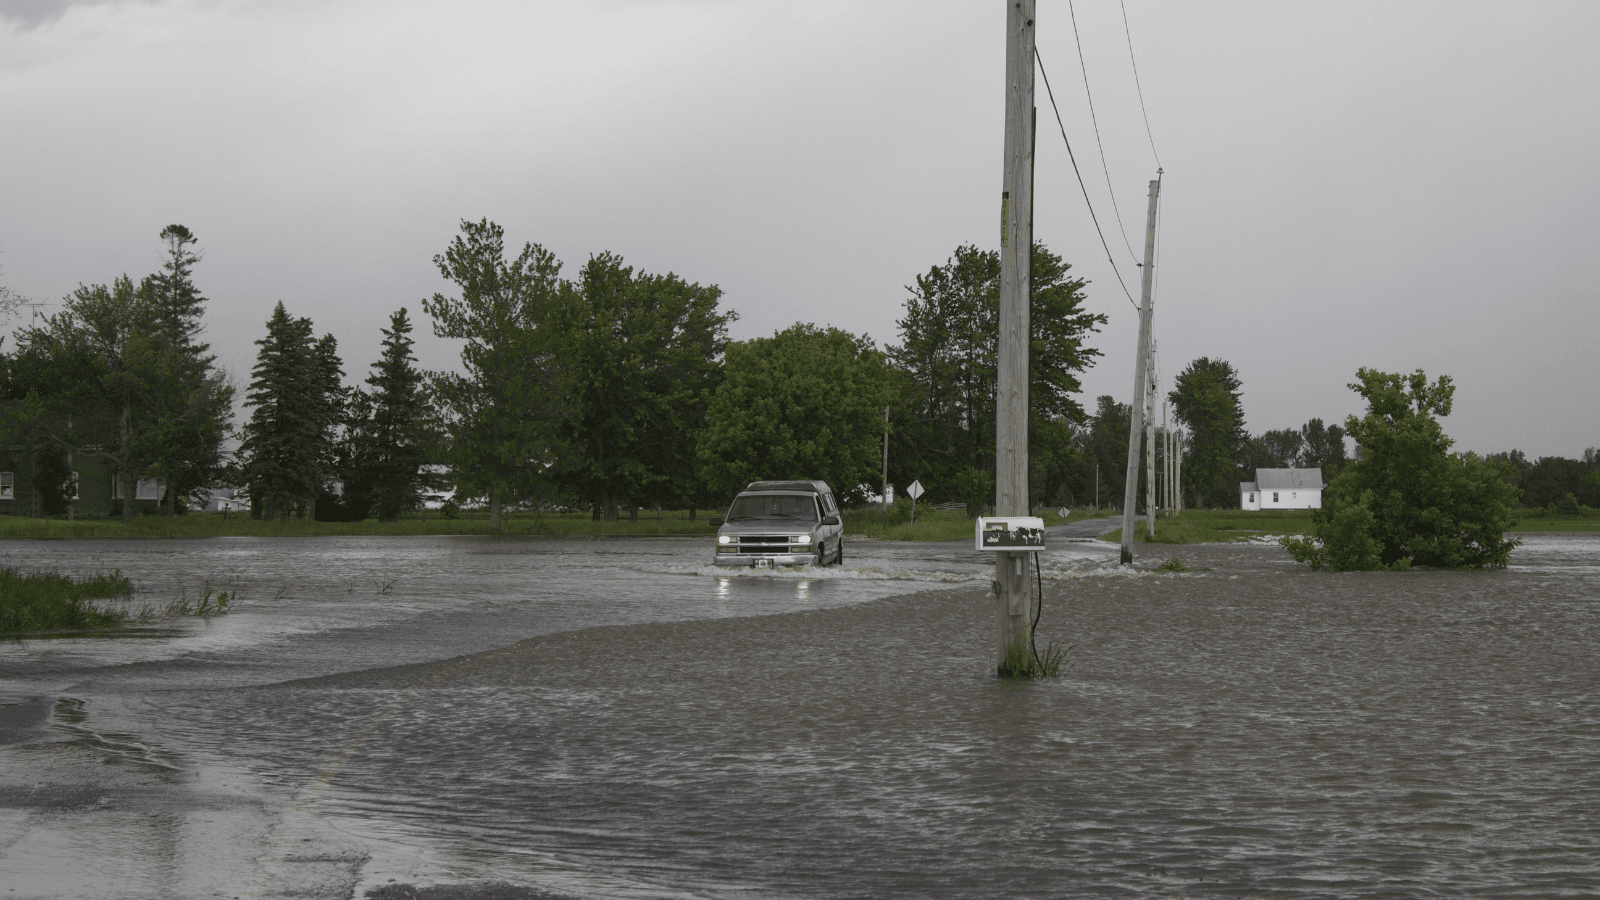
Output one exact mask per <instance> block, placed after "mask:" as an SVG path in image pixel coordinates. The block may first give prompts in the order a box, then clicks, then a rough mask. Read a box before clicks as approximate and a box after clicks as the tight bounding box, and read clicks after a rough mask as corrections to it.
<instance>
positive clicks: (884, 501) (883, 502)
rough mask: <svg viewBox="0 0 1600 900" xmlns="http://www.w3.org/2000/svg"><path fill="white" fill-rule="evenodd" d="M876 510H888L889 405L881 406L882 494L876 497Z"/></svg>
mask: <svg viewBox="0 0 1600 900" xmlns="http://www.w3.org/2000/svg"><path fill="white" fill-rule="evenodd" d="M878 500H879V502H878V511H879V512H888V511H889V407H887V406H885V407H884V408H883V494H882V495H881V496H880V497H879V498H878Z"/></svg>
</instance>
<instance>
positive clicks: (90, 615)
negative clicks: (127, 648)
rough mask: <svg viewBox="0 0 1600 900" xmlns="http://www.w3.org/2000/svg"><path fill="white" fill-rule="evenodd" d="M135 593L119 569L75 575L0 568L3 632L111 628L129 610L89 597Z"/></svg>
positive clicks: (0, 626) (122, 596) (124, 596)
mask: <svg viewBox="0 0 1600 900" xmlns="http://www.w3.org/2000/svg"><path fill="white" fill-rule="evenodd" d="M132 594H133V585H131V584H130V583H129V582H128V579H127V578H125V577H124V576H123V575H122V574H121V573H120V572H112V573H111V574H110V575H100V576H97V577H94V578H80V579H72V578H68V577H67V576H65V575H60V574H57V573H55V572H40V573H33V574H23V573H20V572H18V571H17V570H16V569H10V568H7V569H0V634H24V633H28V632H36V631H87V630H92V629H100V628H111V627H113V626H116V625H120V624H122V621H123V620H124V619H125V618H126V615H127V614H126V613H124V612H122V611H120V610H116V609H107V608H105V607H102V606H99V605H97V604H95V603H92V602H90V601H93V600H112V599H118V600H125V599H127V598H128V597H130V596H132Z"/></svg>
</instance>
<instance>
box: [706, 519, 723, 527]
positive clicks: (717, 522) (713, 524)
mask: <svg viewBox="0 0 1600 900" xmlns="http://www.w3.org/2000/svg"><path fill="white" fill-rule="evenodd" d="M707 521H709V522H710V523H711V527H712V528H721V527H722V520H721V519H708V520H707Z"/></svg>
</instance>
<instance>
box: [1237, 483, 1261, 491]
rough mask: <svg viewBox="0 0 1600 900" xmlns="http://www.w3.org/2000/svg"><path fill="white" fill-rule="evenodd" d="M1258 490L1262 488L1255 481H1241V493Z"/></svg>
mask: <svg viewBox="0 0 1600 900" xmlns="http://www.w3.org/2000/svg"><path fill="white" fill-rule="evenodd" d="M1258 490H1260V488H1258V487H1256V483H1255V482H1254V481H1241V482H1239V493H1241V494H1254V493H1255V492H1256V491H1258Z"/></svg>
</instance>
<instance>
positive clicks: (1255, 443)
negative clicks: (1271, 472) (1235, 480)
mask: <svg viewBox="0 0 1600 900" xmlns="http://www.w3.org/2000/svg"><path fill="white" fill-rule="evenodd" d="M1304 452H1305V439H1304V438H1303V437H1302V436H1301V434H1300V432H1298V431H1296V430H1294V429H1293V428H1279V429H1275V430H1272V431H1266V432H1263V433H1261V434H1260V435H1259V436H1257V437H1252V438H1250V439H1249V440H1247V441H1245V443H1244V446H1243V447H1241V448H1240V451H1239V467H1240V468H1241V469H1243V470H1244V475H1245V477H1244V478H1243V479H1241V480H1243V481H1253V480H1254V476H1252V475H1250V473H1251V472H1254V471H1255V470H1256V469H1289V468H1295V467H1297V466H1299V464H1300V458H1301V456H1302V455H1303V454H1304Z"/></svg>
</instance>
